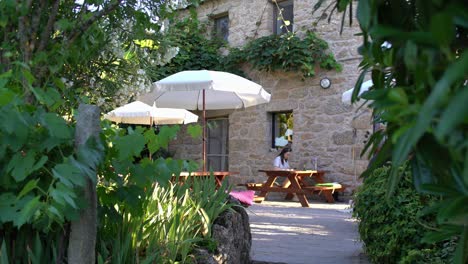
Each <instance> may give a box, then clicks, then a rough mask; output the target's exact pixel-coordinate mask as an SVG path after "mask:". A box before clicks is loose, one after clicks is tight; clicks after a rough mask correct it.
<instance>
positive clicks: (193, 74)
mask: <svg viewBox="0 0 468 264" xmlns="http://www.w3.org/2000/svg"><path fill="white" fill-rule="evenodd" d="M140 100H142V101H143V102H146V103H149V104H151V103H154V102H155V103H156V104H157V105H158V106H162V107H173V108H183V109H188V110H202V111H203V152H202V155H203V171H206V112H205V111H206V110H220V109H239V108H246V107H250V106H254V105H258V104H264V103H268V102H269V101H270V94H269V93H268V92H267V91H265V90H264V89H263V88H262V86H261V85H259V84H257V83H254V82H252V81H249V80H247V79H245V78H242V77H240V76H237V75H235V74H231V73H227V72H219V71H208V70H198V71H181V72H178V73H175V74H173V75H170V76H168V77H166V78H164V79H162V80H160V81H157V82H155V83H154V84H153V90H152V91H151V92H150V93H148V94H146V95H144V96H142V97H140Z"/></svg>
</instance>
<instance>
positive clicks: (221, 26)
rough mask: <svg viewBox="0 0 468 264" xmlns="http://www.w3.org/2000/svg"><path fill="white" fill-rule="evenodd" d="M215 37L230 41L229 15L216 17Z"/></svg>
mask: <svg viewBox="0 0 468 264" xmlns="http://www.w3.org/2000/svg"><path fill="white" fill-rule="evenodd" d="M214 35H215V36H216V37H218V38H219V39H223V40H225V41H228V37H229V15H228V14H227V13H226V14H222V15H219V16H216V17H214Z"/></svg>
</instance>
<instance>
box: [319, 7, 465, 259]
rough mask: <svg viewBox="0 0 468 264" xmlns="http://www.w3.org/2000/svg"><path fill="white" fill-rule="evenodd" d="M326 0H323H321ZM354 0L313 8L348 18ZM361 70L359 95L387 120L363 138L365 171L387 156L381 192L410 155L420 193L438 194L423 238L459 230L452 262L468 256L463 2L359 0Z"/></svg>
mask: <svg viewBox="0 0 468 264" xmlns="http://www.w3.org/2000/svg"><path fill="white" fill-rule="evenodd" d="M325 3H326V4H325ZM355 4H356V2H355V1H351V0H336V1H325V0H322V1H318V2H317V5H316V8H321V7H322V8H324V9H322V10H328V11H330V13H333V12H334V11H335V10H338V11H339V12H342V16H343V21H344V19H345V18H346V14H350V17H351V18H352V14H353V10H354V9H353V5H355ZM356 16H357V20H358V22H359V25H360V28H361V31H362V32H361V35H362V36H363V43H362V46H361V47H360V48H359V52H360V54H361V55H362V56H363V57H362V61H361V64H360V67H361V70H362V74H361V76H360V78H359V79H358V81H357V82H356V86H355V89H354V93H353V100H356V98H357V95H358V92H359V89H360V87H361V84H362V82H363V80H364V79H365V78H369V77H370V78H371V79H372V82H373V87H372V88H371V89H370V90H369V91H368V92H366V93H365V94H363V95H362V98H364V99H365V100H368V102H369V103H370V105H369V106H370V107H371V109H372V110H373V112H374V122H376V123H382V124H384V125H385V129H384V130H379V131H377V132H376V133H374V134H373V135H372V137H371V139H370V141H369V143H368V144H367V148H366V149H365V150H364V151H363V153H365V152H366V151H367V150H368V149H370V150H371V151H370V153H371V155H376V159H375V162H374V163H372V166H371V167H370V169H369V170H368V171H367V172H366V173H364V175H363V176H364V177H366V175H368V174H369V173H370V172H371V171H372V170H374V169H375V168H378V167H379V166H381V165H382V164H384V163H385V162H387V161H388V160H390V161H391V166H392V167H391V169H390V170H389V181H388V186H387V188H386V189H387V190H388V192H387V199H391V197H392V195H393V192H394V191H395V190H396V189H397V186H398V183H399V182H400V181H401V176H402V174H401V173H398V170H399V168H400V166H402V164H404V163H405V162H407V161H409V162H410V166H411V169H412V175H413V178H414V179H413V183H414V186H415V188H416V190H417V191H418V192H420V193H426V194H433V195H440V196H441V197H442V200H441V201H440V202H439V203H436V204H434V205H433V206H432V207H431V208H432V210H434V211H436V212H437V217H436V221H437V222H438V224H439V228H437V229H436V230H434V232H432V233H429V234H427V236H425V237H424V238H423V240H424V241H426V242H437V241H441V240H446V239H449V238H453V237H454V236H460V239H459V240H458V242H457V243H458V246H457V250H456V252H455V254H454V255H455V257H454V260H453V261H454V263H466V262H467V261H468V207H467V206H466V204H467V203H468V138H467V136H468V123H467V122H468V108H467V107H468V104H466V102H467V101H468V89H467V79H466V76H467V72H468V51H467V50H466V47H467V44H468V34H467V30H468V9H467V5H466V3H465V1H461V0H446V1H438V0H434V1H419V0H410V1H407V0H399V1H380V0H360V1H359V2H358V5H357V14H356Z"/></svg>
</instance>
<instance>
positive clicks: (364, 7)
mask: <svg viewBox="0 0 468 264" xmlns="http://www.w3.org/2000/svg"><path fill="white" fill-rule="evenodd" d="M357 19H358V21H359V25H360V26H361V28H362V30H363V31H364V32H368V31H369V27H370V23H371V4H370V0H360V1H359V2H358V7H357Z"/></svg>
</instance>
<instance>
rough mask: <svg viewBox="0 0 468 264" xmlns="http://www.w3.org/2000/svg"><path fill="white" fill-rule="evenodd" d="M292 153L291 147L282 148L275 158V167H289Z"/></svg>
mask: <svg viewBox="0 0 468 264" xmlns="http://www.w3.org/2000/svg"><path fill="white" fill-rule="evenodd" d="M290 154H291V148H288V147H285V148H283V149H282V150H281V152H280V154H279V155H278V156H277V157H276V158H275V159H274V161H273V167H275V169H282V170H284V169H289V163H288V159H289V155H290Z"/></svg>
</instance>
